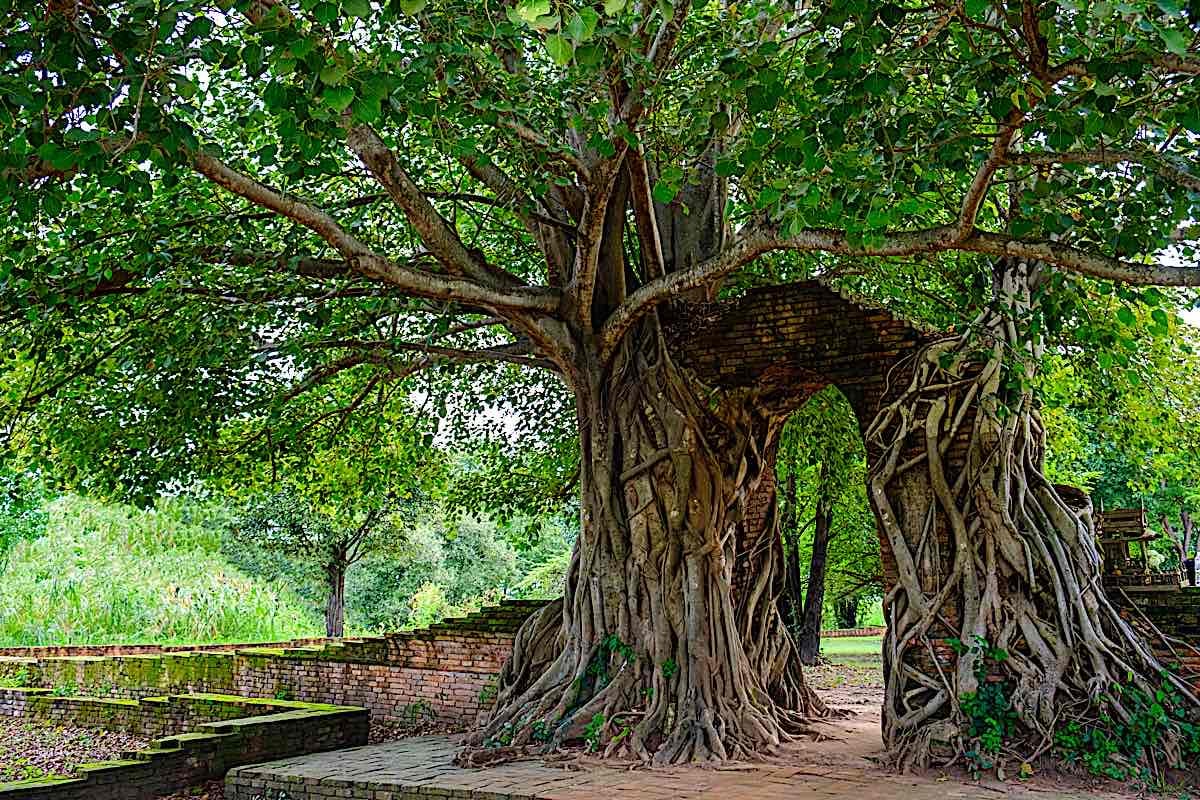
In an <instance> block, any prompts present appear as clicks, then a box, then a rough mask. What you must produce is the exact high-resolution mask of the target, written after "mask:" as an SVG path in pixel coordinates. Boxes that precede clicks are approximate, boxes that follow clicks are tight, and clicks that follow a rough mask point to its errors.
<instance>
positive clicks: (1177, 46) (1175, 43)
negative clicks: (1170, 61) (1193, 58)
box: [1158, 28, 1188, 58]
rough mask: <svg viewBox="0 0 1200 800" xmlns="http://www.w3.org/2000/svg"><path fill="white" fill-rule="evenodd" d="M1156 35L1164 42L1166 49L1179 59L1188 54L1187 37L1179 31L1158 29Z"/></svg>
mask: <svg viewBox="0 0 1200 800" xmlns="http://www.w3.org/2000/svg"><path fill="white" fill-rule="evenodd" d="M1158 35H1159V36H1161V37H1162V40H1163V41H1164V42H1166V45H1167V49H1168V50H1170V51H1171V52H1172V53H1174V54H1175V55H1177V56H1179V57H1180V58H1182V57H1184V56H1186V55H1187V52H1188V36H1187V35H1186V34H1185V33H1184V32H1183V31H1180V30H1175V29H1174V28H1159V29H1158Z"/></svg>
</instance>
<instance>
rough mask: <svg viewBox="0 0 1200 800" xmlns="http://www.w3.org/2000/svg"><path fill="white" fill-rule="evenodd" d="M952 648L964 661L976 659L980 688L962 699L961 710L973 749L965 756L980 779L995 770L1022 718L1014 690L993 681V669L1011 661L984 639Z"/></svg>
mask: <svg viewBox="0 0 1200 800" xmlns="http://www.w3.org/2000/svg"><path fill="white" fill-rule="evenodd" d="M948 643H949V645H950V646H951V647H952V648H953V649H954V651H955V652H956V653H958V655H959V656H960V657H962V656H964V655H967V654H972V655H974V656H975V665H974V670H973V672H974V675H975V681H976V683H977V684H978V688H977V689H976V690H975V691H974V692H965V693H963V695H962V696H961V697H959V699H958V702H959V708H961V709H962V713H963V716H965V717H966V718H967V727H966V734H967V738H968V740H969V745H968V747H967V748H966V750H965V752H964V754H963V755H964V756H965V757H966V759H967V766H968V767H969V768H970V770H971V773H972V774H973V775H974V776H975V778H976V779H978V778H979V776H980V775H981V774H982V773H983V772H984V771H986V770H990V769H994V768H995V767H996V766H997V762H998V760H999V757H1000V753H1001V750H1002V749H1003V747H1004V743H1005V741H1007V740H1008V739H1010V738H1011V737H1012V736H1013V735H1014V734H1016V733H1017V730H1018V725H1019V717H1018V716H1017V712H1016V711H1015V710H1013V707H1012V692H1013V687H1012V684H1011V683H1010V682H1009V681H1003V680H991V679H990V676H991V674H992V672H993V669H992V667H994V666H998V665H1000V664H1003V663H1004V662H1005V661H1007V660H1008V652H1007V651H1005V650H1002V649H1001V648H998V647H992V646H991V645H990V644H988V642H987V640H986V639H984V638H983V637H982V636H976V637H975V641H974V642H972V643H971V644H970V645H965V644H964V643H963V642H962V641H961V640H960V639H950V640H949V642H948Z"/></svg>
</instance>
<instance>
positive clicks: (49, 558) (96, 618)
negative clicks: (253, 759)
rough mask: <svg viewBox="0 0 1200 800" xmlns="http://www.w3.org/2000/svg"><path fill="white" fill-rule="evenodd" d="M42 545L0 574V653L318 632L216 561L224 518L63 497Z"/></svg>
mask: <svg viewBox="0 0 1200 800" xmlns="http://www.w3.org/2000/svg"><path fill="white" fill-rule="evenodd" d="M49 512H50V518H49V524H48V528H47V532H46V535H45V536H44V537H42V538H40V539H37V540H35V541H32V542H23V543H21V544H18V545H17V547H16V548H15V549H14V550H13V552H12V555H11V558H10V561H9V566H8V569H7V571H6V572H5V573H4V574H3V575H0V646H13V645H45V644H65V643H71V644H100V643H113V642H129V643H134V642H157V643H188V642H217V641H256V640H258V641H265V640H272V639H288V638H294V637H299V636H315V635H319V634H320V633H321V626H320V624H319V622H318V620H316V619H315V618H314V617H313V616H312V615H311V613H310V612H309V611H307V610H306V607H305V605H304V604H303V603H302V602H301V601H300V600H299V599H298V598H296V597H295V596H294V595H293V594H292V593H291V592H290V591H288V590H285V589H283V588H279V587H273V586H271V585H270V584H269V583H268V582H266V581H264V580H261V579H258V580H256V579H252V578H249V577H247V576H245V575H244V574H242V573H240V572H239V571H238V570H236V569H235V568H233V567H231V566H230V565H229V564H228V562H227V561H226V560H225V559H224V558H223V557H222V556H221V554H220V529H221V524H222V522H223V517H222V514H223V512H222V511H221V510H220V509H218V508H215V507H210V506H205V505H202V504H199V503H196V502H195V501H190V500H180V499H173V500H164V501H161V502H160V503H159V504H158V505H157V506H156V507H155V508H153V509H149V510H139V509H135V508H131V507H127V506H119V505H113V504H105V503H100V502H96V501H93V500H88V499H85V498H81V497H75V496H67V497H63V498H60V499H58V500H56V501H54V502H53V503H52V504H51V505H50V507H49Z"/></svg>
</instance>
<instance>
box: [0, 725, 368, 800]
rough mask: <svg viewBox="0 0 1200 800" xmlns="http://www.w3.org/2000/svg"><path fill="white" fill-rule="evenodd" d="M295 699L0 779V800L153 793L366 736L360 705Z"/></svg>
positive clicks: (115, 798) (352, 743)
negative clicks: (67, 769) (24, 777)
mask: <svg viewBox="0 0 1200 800" xmlns="http://www.w3.org/2000/svg"><path fill="white" fill-rule="evenodd" d="M293 705H294V707H293V708H290V709H289V710H286V711H280V712H276V713H271V714H265V715H260V716H254V717H249V718H238V719H228V720H222V721H215V722H207V723H203V724H200V725H198V726H197V727H196V729H195V730H193V731H191V732H188V733H183V734H176V735H173V736H167V737H164V738H161V739H158V740H156V741H155V742H154V743H153V744H152V745H151V746H150V747H148V748H147V749H145V750H141V751H139V752H137V753H134V754H132V757H131V758H128V759H123V760H119V761H106V762H102V763H98V764H88V765H83V766H81V767H80V769H79V770H78V775H77V776H76V777H73V778H70V779H67V780H63V779H41V780H32V781H21V782H18V783H6V784H0V800H150V799H151V798H154V797H158V796H160V795H164V794H170V793H173V792H178V791H181V790H185V789H187V788H188V787H191V786H195V785H197V784H200V783H203V782H204V781H208V780H215V779H218V778H221V777H223V776H224V775H225V773H226V772H228V771H229V770H230V769H231V768H233V767H238V766H242V765H245V764H256V763H260V762H263V761H272V760H275V759H280V758H289V757H292V756H299V755H306V754H308V753H320V752H324V751H326V750H338V749H341V748H345V747H358V746H361V745H364V744H366V743H367V730H368V727H367V726H368V722H367V712H366V710H365V709H361V708H339V707H321V706H312V705H308V706H305V705H304V704H293Z"/></svg>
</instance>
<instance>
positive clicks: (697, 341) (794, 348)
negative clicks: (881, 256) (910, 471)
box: [671, 281, 935, 592]
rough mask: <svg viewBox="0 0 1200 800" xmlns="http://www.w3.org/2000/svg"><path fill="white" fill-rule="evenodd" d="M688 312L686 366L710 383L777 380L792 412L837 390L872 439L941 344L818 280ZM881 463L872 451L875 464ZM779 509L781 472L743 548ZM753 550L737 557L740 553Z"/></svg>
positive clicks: (680, 329) (760, 499)
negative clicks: (915, 362) (894, 399)
mask: <svg viewBox="0 0 1200 800" xmlns="http://www.w3.org/2000/svg"><path fill="white" fill-rule="evenodd" d="M689 312H690V313H689V314H688V315H687V317H686V322H682V321H681V322H680V323H679V324H676V325H674V326H672V327H671V331H672V335H673V337H674V338H675V340H676V342H677V345H678V347H679V349H680V350H681V351H682V353H683V360H684V362H685V363H686V364H687V365H688V366H689V367H690V368H691V369H693V370H694V371H695V372H696V373H697V375H698V376H699V377H700V379H701V380H703V381H704V382H705V383H707V384H709V385H713V386H718V387H721V388H724V389H737V388H742V387H750V386H758V385H761V384H762V381H763V379H764V376H775V377H774V378H773V382H775V383H778V384H780V385H781V386H783V388H784V392H785V393H786V394H787V395H788V396H787V402H786V405H787V406H790V408H789V409H788V410H795V409H797V408H799V407H800V406H802V405H803V404H804V403H805V402H806V401H807V400H808V399H809V398H810V397H811V396H812V395H813V394H815V393H816V392H818V391H820V390H821V389H824V388H825V387H827V386H831V385H832V386H836V387H837V388H838V389H839V390H840V391H841V392H842V394H843V395H845V397H846V399H847V401H848V402H849V403H850V406H851V408H852V409H853V410H854V414H855V417H856V418H857V419H858V424H859V430H860V431H864V432H865V430H866V429H867V427H868V426H869V425H870V424H871V422H872V421H873V420H874V419H875V415H876V413H877V412H878V411H879V409H880V407H881V405H882V404H883V402H884V401H885V400H886V399H888V398H889V397H890V395H892V393H894V392H895V391H896V390H897V388H898V387H903V385H904V384H905V382H906V381H907V380H908V376H909V368H908V364H909V362H910V361H911V358H912V356H914V355H915V354H916V352H917V351H918V350H919V349H920V348H921V347H922V346H924V345H925V344H928V342H929V341H930V340H931V339H932V338H933V337H934V336H935V332H934V331H932V330H930V329H928V328H925V327H923V326H920V325H918V324H916V323H913V322H911V321H908V320H904V319H901V318H899V317H897V316H895V315H893V314H892V313H890V312H888V311H887V310H885V309H883V308H880V307H875V306H871V305H869V304H865V303H862V302H858V301H854V300H850V299H848V298H846V297H844V296H843V295H840V294H838V293H837V292H835V291H833V290H831V289H830V288H829V287H827V286H825V285H824V284H821V283H819V282H817V281H806V282H803V283H795V284H791V285H789V286H784V287H770V288H769V289H763V290H751V291H749V292H747V293H746V294H745V295H743V296H741V297H738V298H736V299H734V300H729V301H725V302H719V303H713V304H710V305H707V306H703V307H699V308H697V307H691V308H689ZM873 455H874V453H873V452H872V447H871V446H870V443H867V457H868V459H870V458H872V457H873ZM775 502H776V497H775V476H774V470H772V469H769V470H767V471H766V472H765V473H764V476H763V478H762V480H761V481H760V482H759V484H758V485H757V486H756V487H755V489H754V490H753V492H752V493H751V495H750V497H749V498H748V500H747V504H746V513H745V517H744V519H743V521H742V526H741V530H740V531H739V533H738V537H739V540H740V541H742V542H751V541H756V540H757V538H758V534H759V533H760V532H762V530H763V526H764V525H766V524H768V520H769V519H770V518H771V516H772V514H773V512H774V508H775ZM905 527H906V528H907V527H908V526H905ZM914 533H916V532H914ZM880 545H881V553H882V562H883V574H884V584H885V586H884V589H885V591H887V590H889V589H890V588H891V587H892V586H893V585H895V583H896V576H897V565H896V560H895V558H894V557H893V555H892V551H891V548H890V547H889V546H888V543H887V541H886V540H885V539H881V542H880ZM745 551H746V548H745V547H739V548H738V552H739V553H743V552H745ZM749 569H751V568H750V567H749V565H748V564H747V563H746V562H745V561H739V563H738V564H737V565H735V567H734V579H733V580H734V587H735V592H736V591H737V589H738V587H740V586H742V585H744V584H745V582H746V581H747V579H748V578H749V574H748V570H749Z"/></svg>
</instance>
